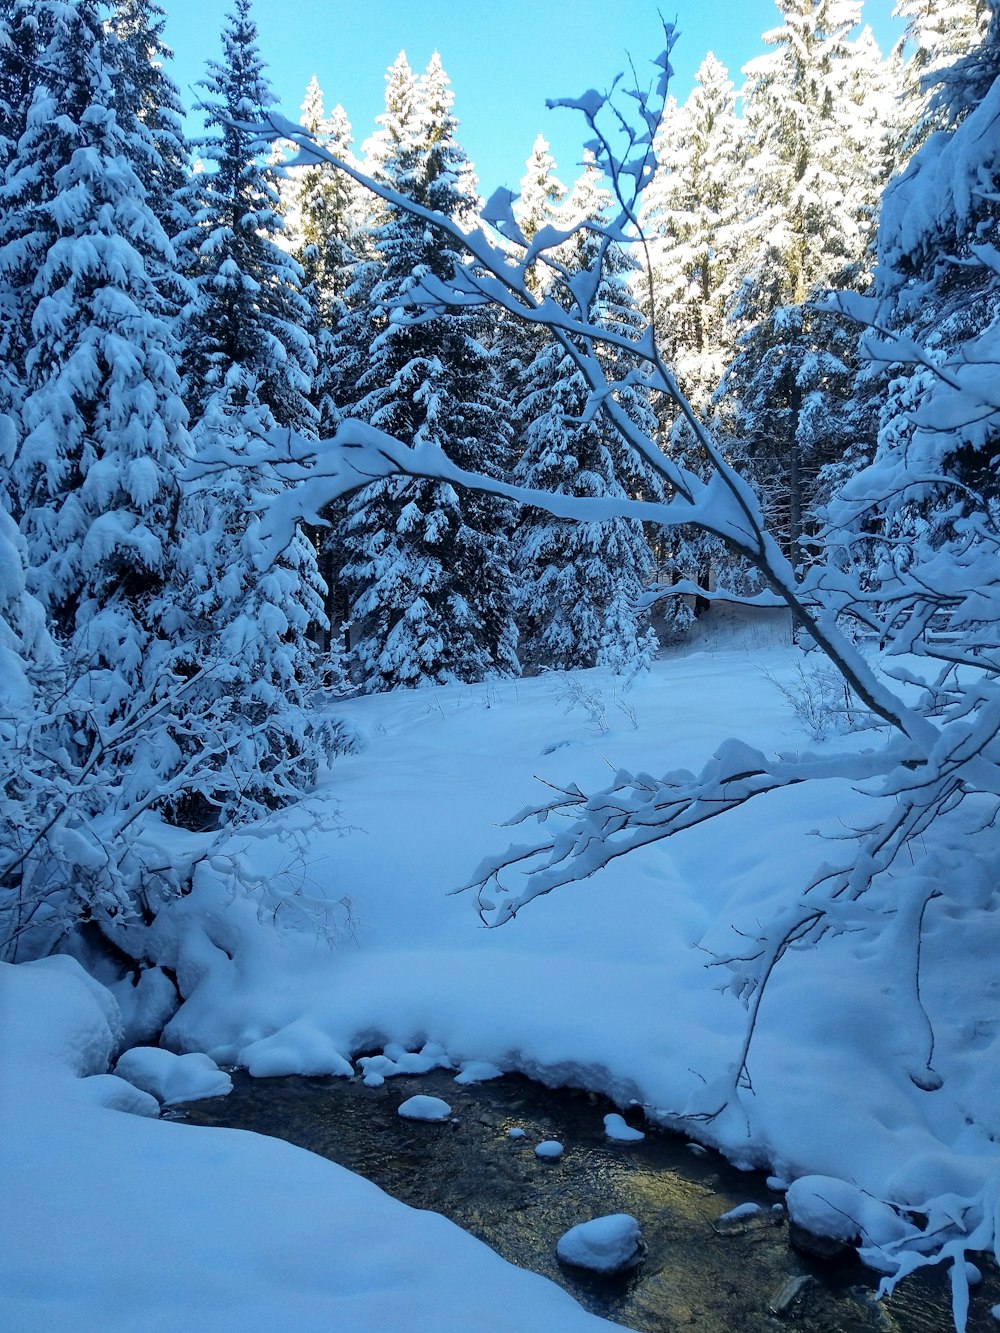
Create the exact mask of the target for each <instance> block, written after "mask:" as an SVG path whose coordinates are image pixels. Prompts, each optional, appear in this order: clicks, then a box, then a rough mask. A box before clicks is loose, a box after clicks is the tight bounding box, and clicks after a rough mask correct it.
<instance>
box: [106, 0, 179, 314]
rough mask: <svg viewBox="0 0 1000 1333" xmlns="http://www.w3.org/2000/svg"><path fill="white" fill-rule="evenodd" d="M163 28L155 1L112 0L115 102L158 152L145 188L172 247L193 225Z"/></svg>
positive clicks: (176, 97)
mask: <svg viewBox="0 0 1000 1333" xmlns="http://www.w3.org/2000/svg"><path fill="white" fill-rule="evenodd" d="M165 23H166V14H165V12H164V10H163V8H162V6H161V5H159V4H158V3H156V0H114V4H113V8H112V14H111V20H110V27H111V31H112V32H113V33H114V35H115V36H116V37H117V38H118V51H117V59H116V64H117V71H116V74H115V86H116V90H117V101H118V102H119V103H120V104H121V105H122V106H123V107H124V109H125V110H126V111H127V113H128V114H129V115H130V116H133V117H135V119H137V120H138V121H139V122H140V123H141V124H142V125H144V126H145V127H146V129H147V130H148V131H149V134H150V136H151V138H152V140H153V144H154V145H155V148H156V153H155V155H154V156H153V158H152V159H151V160H150V163H149V167H148V170H147V171H146V173H145V175H144V180H143V183H144V184H145V186H146V192H147V200H148V202H149V206H150V208H151V209H152V211H153V214H154V216H156V217H157V218H158V219H159V220H160V222H161V224H162V225H163V228H164V230H165V231H166V233H167V235H168V237H169V238H170V240H171V242H172V244H173V245H174V246H175V248H176V246H177V239H178V237H179V236H180V235H181V234H182V233H183V232H185V231H187V230H188V229H189V228H190V225H191V217H190V213H189V212H188V210H187V208H186V207H185V201H186V197H187V193H188V183H189V177H190V174H191V151H190V147H189V145H188V142H187V138H186V135H185V132H184V115H185V110H184V105H183V103H182V102H181V97H180V93H179V92H178V90H177V85H176V84H175V83H174V81H173V80H172V79H171V78H170V76H169V74H168V73H167V67H168V65H169V62H170V60H171V59H172V56H173V53H172V52H171V50H170V48H169V47H168V46H166V44H165V43H164V41H163V28H164V25H165ZM177 267H179V268H183V267H184V265H183V264H181V263H178V265H177ZM179 299H180V298H179Z"/></svg>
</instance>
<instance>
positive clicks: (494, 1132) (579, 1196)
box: [178, 1070, 1000, 1333]
mask: <svg viewBox="0 0 1000 1333" xmlns="http://www.w3.org/2000/svg"><path fill="white" fill-rule="evenodd" d="M233 1081H234V1089H233V1091H232V1093H230V1095H229V1096H228V1097H220V1098H213V1099H211V1100H209V1101H204V1102H198V1103H192V1104H190V1105H188V1106H186V1107H185V1108H184V1111H183V1112H181V1113H180V1114H178V1118H179V1119H181V1118H183V1119H184V1120H186V1121H188V1122H189V1123H192V1124H200V1125H219V1126H227V1127H230V1128H236V1129H249V1130H254V1131H256V1132H257V1133H261V1134H268V1135H271V1136H273V1137H276V1138H281V1139H285V1140H287V1141H288V1142H290V1143H294V1144H297V1145H299V1146H300V1147H303V1148H308V1149H309V1150H310V1151H311V1152H315V1153H319V1154H320V1155H321V1156H323V1157H327V1158H329V1159H330V1160H331V1161H334V1162H338V1163H340V1164H341V1165H342V1166H346V1167H348V1168H349V1169H350V1170H352V1171H355V1172H357V1173H358V1174H360V1175H362V1176H365V1177H367V1178H368V1179H369V1180H372V1181H374V1182H375V1184H377V1185H379V1186H380V1187H381V1188H382V1189H384V1190H385V1191H386V1192H387V1193H389V1194H392V1195H394V1196H395V1197H396V1198H397V1199H401V1200H402V1201H403V1202H404V1203H408V1204H411V1205H412V1206H413V1207H416V1208H430V1209H433V1210H435V1211H436V1212H440V1213H443V1214H444V1215H445V1216H446V1217H449V1218H451V1219H452V1220H453V1221H454V1222H457V1223H458V1225H459V1226H461V1227H463V1228H464V1229H465V1230H466V1231H469V1232H471V1233H472V1234H473V1235H474V1236H478V1237H479V1238H480V1239H481V1240H483V1241H485V1242H486V1243H487V1244H488V1245H490V1246H491V1247H492V1248H493V1249H494V1250H496V1251H497V1252H498V1253H499V1254H501V1255H503V1257H504V1258H505V1259H508V1260H510V1262H511V1263H514V1264H518V1265H519V1266H520V1267H522V1268H529V1269H532V1270H534V1271H535V1272H537V1273H542V1274H544V1275H545V1276H546V1277H549V1278H551V1279H552V1280H553V1281H555V1282H558V1283H559V1284H560V1285H561V1286H563V1287H565V1288H566V1289H567V1290H568V1291H569V1292H571V1293H572V1295H573V1296H574V1297H575V1298H576V1299H577V1300H578V1301H579V1302H580V1304H581V1305H583V1306H585V1307H586V1308H587V1309H589V1310H592V1311H593V1312H594V1313H596V1314H600V1315H603V1316H604V1317H605V1318H607V1319H610V1320H613V1321H615V1322H617V1323H621V1324H624V1325H626V1326H627V1327H629V1328H632V1329H636V1330H641V1331H642V1333H647V1330H648V1333H665V1331H673V1330H682V1329H684V1330H692V1329H693V1330H696V1333H758V1330H761V1331H762V1330H778V1329H781V1328H783V1327H789V1328H794V1329H796V1330H800V1331H801V1333H948V1330H950V1329H952V1328H953V1327H954V1326H953V1324H952V1319H951V1302H950V1292H949V1285H948V1282H947V1277H946V1274H945V1273H944V1272H942V1271H940V1270H939V1269H933V1270H929V1271H927V1272H924V1273H918V1274H915V1275H913V1276H912V1277H910V1278H908V1279H907V1280H906V1281H905V1282H903V1283H902V1284H901V1285H900V1287H899V1289H898V1290H897V1291H896V1292H895V1293H894V1294H893V1296H892V1297H891V1298H889V1299H887V1300H884V1301H875V1299H874V1292H875V1288H876V1286H877V1277H876V1275H874V1274H872V1273H871V1272H869V1271H868V1270H866V1269H865V1268H863V1267H861V1265H860V1264H859V1263H857V1261H855V1260H853V1259H852V1260H848V1261H840V1262H837V1263H830V1262H824V1261H821V1260H814V1259H812V1258H810V1257H808V1256H806V1255H803V1254H801V1253H799V1252H798V1251H797V1250H795V1249H793V1248H791V1247H790V1245H789V1242H788V1228H787V1225H786V1224H785V1222H784V1220H783V1218H781V1217H780V1216H778V1215H777V1214H774V1213H772V1211H771V1210H772V1207H773V1205H774V1204H775V1203H780V1201H781V1195H780V1193H777V1192H775V1191H774V1190H772V1189H770V1188H769V1187H768V1186H767V1184H766V1177H765V1176H764V1175H763V1174H762V1173H759V1172H744V1171H738V1170H737V1169H736V1168H734V1167H732V1166H730V1165H729V1164H728V1163H727V1162H726V1161H725V1160H724V1159H723V1158H721V1157H720V1156H718V1155H717V1154H715V1153H711V1152H706V1151H705V1150H704V1149H700V1148H694V1149H693V1148H692V1147H691V1145H689V1144H688V1143H686V1141H685V1140H684V1139H683V1138H682V1137H680V1136H678V1135H675V1134H669V1133H664V1132H661V1131H658V1130H656V1129H652V1128H650V1127H649V1126H648V1125H644V1124H642V1123H641V1121H642V1118H641V1113H640V1115H639V1117H638V1120H637V1122H636V1123H638V1124H640V1125H641V1127H642V1128H643V1129H645V1131H646V1137H645V1139H644V1140H643V1141H641V1142H634V1143H618V1142H613V1141H611V1140H609V1139H608V1138H607V1137H606V1135H605V1132H604V1119H603V1118H604V1115H605V1114H606V1113H607V1112H610V1111H614V1110H615V1109H616V1108H615V1107H614V1106H613V1105H612V1103H610V1102H608V1101H607V1100H606V1099H604V1098H602V1097H598V1096H595V1095H594V1094H592V1093H587V1092H582V1091H579V1090H576V1089H565V1088H564V1089H551V1088H546V1087H543V1086H542V1085H540V1084H537V1083H533V1082H531V1081H530V1080H528V1079H526V1078H522V1077H520V1076H518V1075H506V1076H504V1077H503V1078H498V1079H494V1080H492V1081H490V1082H486V1083H478V1084H471V1085H465V1086H462V1085H458V1084H456V1083H455V1082H454V1074H453V1073H449V1072H447V1071H442V1070H436V1071H433V1072H432V1073H429V1074H423V1075H421V1076H419V1077H406V1076H404V1077H397V1078H392V1079H388V1080H386V1082H385V1083H384V1084H383V1085H382V1086H381V1087H379V1088H369V1087H365V1086H364V1084H363V1083H362V1081H361V1079H360V1078H354V1079H344V1078H301V1077H295V1078H271V1079H267V1078H265V1079H253V1078H250V1077H249V1076H248V1075H246V1074H245V1073H243V1072H242V1071H235V1072H234V1075H233ZM416 1093H429V1094H431V1095H433V1096H437V1097H442V1098H444V1100H445V1101H447V1102H448V1103H449V1105H450V1106H451V1108H452V1118H451V1119H450V1120H448V1121H445V1122H443V1123H437V1124H433V1123H425V1122H421V1121H412V1120H405V1119H402V1118H401V1117H400V1116H399V1115H398V1114H397V1108H398V1107H399V1105H400V1103H401V1102H402V1101H404V1100H405V1099H406V1098H408V1097H410V1096H412V1095H414V1094H416ZM629 1118H630V1119H633V1118H634V1117H632V1116H631V1115H630V1117H629ZM515 1127H517V1128H521V1129H523V1130H524V1131H525V1136H524V1137H523V1138H518V1139H511V1138H509V1137H508V1130H510V1129H512V1128H515ZM545 1139H557V1140H559V1141H560V1142H561V1143H562V1144H563V1145H564V1148H565V1151H564V1154H563V1156H562V1157H561V1158H559V1159H558V1160H556V1161H543V1160H540V1159H538V1158H536V1157H535V1155H534V1151H533V1148H534V1145H535V1144H536V1143H539V1142H541V1141H543V1140H545ZM747 1202H754V1203H760V1204H763V1205H764V1206H765V1208H766V1209H767V1210H768V1215H767V1216H762V1215H758V1216H757V1217H755V1218H750V1219H749V1220H747V1221H735V1222H733V1223H729V1224H726V1223H723V1224H720V1223H719V1221H718V1219H719V1218H720V1216H721V1215H722V1214H723V1213H726V1212H728V1211H729V1210H730V1209H732V1208H734V1207H736V1206H737V1205H739V1204H742V1203H747ZM618 1212H624V1213H631V1214H632V1215H633V1216H635V1217H636V1218H637V1219H638V1221H639V1223H640V1226H641V1228H642V1233H643V1239H644V1244H645V1255H644V1260H643V1262H642V1263H641V1264H640V1265H639V1266H638V1267H637V1268H635V1269H633V1270H632V1271H630V1272H629V1273H627V1274H624V1275H617V1276H614V1277H598V1276H596V1275H590V1274H588V1273H586V1272H584V1271H582V1270H580V1269H575V1268H570V1267H566V1266H564V1265H562V1264H560V1262H559V1261H558V1260H557V1258H556V1253H555V1247H556V1242H557V1241H558V1239H559V1237H560V1236H561V1235H562V1234H563V1232H565V1231H566V1230H567V1229H568V1228H569V1227H571V1226H573V1225H574V1224H575V1223H577V1222H581V1221H586V1220H588V1219H589V1218H591V1217H596V1216H600V1215H602V1214H607V1213H618ZM981 1266H982V1267H983V1268H984V1272H985V1273H986V1277H985V1280H984V1282H983V1283H982V1284H981V1285H980V1286H978V1287H976V1288H975V1289H974V1290H973V1293H972V1308H971V1311H970V1317H969V1323H968V1333H996V1331H997V1328H998V1325H997V1323H996V1321H995V1320H994V1319H993V1318H992V1316H991V1314H990V1307H991V1305H994V1304H997V1303H1000V1275H998V1273H997V1270H996V1269H995V1267H992V1268H991V1267H988V1266H987V1265H985V1263H984V1264H983V1265H981ZM797 1278H802V1279H805V1280H804V1281H803V1282H800V1283H796V1284H795V1286H794V1287H791V1286H790V1285H789V1284H790V1283H791V1282H793V1280H794V1279H797Z"/></svg>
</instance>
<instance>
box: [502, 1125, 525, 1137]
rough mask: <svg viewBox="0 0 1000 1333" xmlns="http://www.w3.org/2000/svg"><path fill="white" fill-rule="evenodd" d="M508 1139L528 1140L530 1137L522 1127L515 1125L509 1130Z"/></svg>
mask: <svg viewBox="0 0 1000 1333" xmlns="http://www.w3.org/2000/svg"><path fill="white" fill-rule="evenodd" d="M507 1137H508V1138H509V1139H526V1138H527V1137H528V1135H527V1132H526V1131H525V1130H523V1129H522V1128H521V1127H520V1125H515V1126H514V1128H513V1129H508V1131H507Z"/></svg>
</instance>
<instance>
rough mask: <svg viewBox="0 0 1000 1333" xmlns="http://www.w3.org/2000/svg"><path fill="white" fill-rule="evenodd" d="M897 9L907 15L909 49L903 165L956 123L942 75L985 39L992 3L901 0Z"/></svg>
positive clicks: (900, 143)
mask: <svg viewBox="0 0 1000 1333" xmlns="http://www.w3.org/2000/svg"><path fill="white" fill-rule="evenodd" d="M895 13H896V15H897V17H899V18H902V19H905V20H906V32H905V34H904V38H903V42H902V46H903V50H904V52H908V59H906V61H905V63H904V64H903V69H902V74H903V87H902V96H901V99H900V103H901V116H900V120H901V124H900V125H899V127H898V135H897V161H896V163H895V164H894V165H896V166H898V167H902V166H905V164H906V163H907V162H908V161H909V159H910V157H911V156H912V155H913V153H914V152H916V150H917V149H918V148H919V147H920V146H921V144H923V143H924V142H925V141H926V140H927V138H928V137H929V136H930V135H931V134H933V132H934V131H935V130H937V129H944V130H948V129H950V128H954V110H955V108H952V109H951V110H950V111H949V109H948V108H947V107H946V105H945V99H944V98H943V97H942V96H941V86H942V76H943V74H944V71H946V70H947V69H948V67H949V66H950V65H953V64H954V63H955V62H956V61H958V60H960V59H961V58H962V57H964V56H966V55H967V54H968V53H969V51H970V50H972V49H973V48H974V47H977V46H978V45H979V44H980V43H981V42H982V40H983V38H984V36H985V34H986V29H987V25H988V23H989V16H990V8H989V5H988V3H986V0H899V3H898V4H897V5H896V10H895ZM959 100H960V98H959Z"/></svg>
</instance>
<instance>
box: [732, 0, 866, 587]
mask: <svg viewBox="0 0 1000 1333" xmlns="http://www.w3.org/2000/svg"><path fill="white" fill-rule="evenodd" d="M778 8H779V11H780V12H781V15H782V18H783V20H784V22H783V24H782V26H781V27H779V28H776V29H775V30H774V31H772V32H770V33H767V34H765V41H766V42H768V43H769V44H770V45H772V46H773V47H774V48H775V49H774V51H773V53H771V54H769V55H766V56H762V57H760V58H759V59H758V60H756V61H752V62H751V64H750V65H749V66H748V67H747V73H748V75H749V84H748V88H747V92H746V95H745V96H746V108H747V124H748V131H747V133H748V147H747V154H748V161H749V163H750V165H751V167H752V172H751V175H750V195H749V197H750V198H751V199H752V200H753V203H754V213H753V225H754V227H755V228H756V237H757V239H756V243H755V247H754V249H755V253H754V257H753V260H752V262H751V264H750V266H749V268H748V272H747V274H746V277H745V279H744V281H743V284H742V288H741V291H740V294H739V296H738V299H737V302H736V304H735V306H734V311H733V313H734V315H735V317H736V318H737V319H738V320H740V321H741V322H742V324H743V327H744V330H745V332H744V333H743V334H742V335H741V338H740V343H739V352H738V355H737V357H736V359H735V360H734V362H733V364H732V366H731V368H730V370H729V372H728V374H727V377H726V381H725V386H724V396H723V398H722V402H721V407H720V418H721V423H722V425H723V428H724V430H725V431H726V433H727V434H728V436H729V438H730V439H731V441H732V445H731V448H732V450H733V452H734V456H735V457H737V458H738V459H739V460H740V461H741V463H742V465H743V466H744V468H745V470H746V472H747V473H748V474H749V475H750V477H751V478H752V479H753V480H754V482H755V484H756V486H757V489H758V491H759V493H760V494H761V497H762V499H763V501H764V504H765V510H766V512H767V513H768V515H769V518H770V521H771V523H772V526H773V528H774V529H775V531H776V534H777V535H778V536H779V539H780V540H781V541H782V543H783V545H784V547H785V550H786V553H787V554H788V555H789V556H790V558H791V559H792V560H793V563H795V564H799V563H801V562H802V560H803V559H804V558H805V556H806V546H805V544H804V543H805V542H806V539H807V537H808V529H809V527H810V520H809V518H808V514H809V509H810V505H811V501H812V495H813V492H814V489H815V484H816V475H817V472H818V470H819V468H820V467H821V466H822V465H823V464H825V463H828V462H830V461H831V460H832V459H834V458H836V457H838V456H839V454H840V453H841V451H842V450H843V448H844V445H845V442H846V437H847V436H848V435H849V434H850V430H849V423H848V421H847V420H846V418H845V412H844V403H845V400H846V399H847V397H848V395H849V392H850V386H851V382H852V373H853V367H852V363H851V356H852V348H853V338H852V336H851V334H850V333H849V332H847V331H846V330H845V329H844V327H843V323H842V321H840V320H839V319H838V317H837V316H835V315H831V314H819V313H817V312H816V311H814V310H813V309H811V308H810V307H809V306H808V305H807V302H808V301H809V299H810V298H812V297H814V296H816V295H818V294H820V293H822V291H824V290H826V289H828V288H830V287H839V288H851V287H855V288H856V287H859V286H862V285H863V284H864V282H865V280H866V254H867V248H868V242H869V238H870V231H871V226H872V219H873V216H874V206H875V202H876V199H877V194H878V187H879V184H880V183H879V182H878V180H877V178H876V176H875V173H874V172H873V171H872V168H871V161H872V157H873V154H872V153H871V145H870V143H869V142H867V140H866V134H865V131H864V128H863V127H864V125H865V124H866V123H868V121H870V119H871V116H870V114H866V111H865V109H866V108H867V107H868V105H869V102H868V99H869V97H873V98H878V99H881V97H882V96H883V95H884V88H883V86H882V85H881V83H876V84H875V85H874V86H873V85H871V84H870V83H869V82H867V81H866V78H865V73H866V72H867V73H869V74H870V73H871V70H872V62H871V44H870V38H868V37H864V39H863V40H860V41H852V40H851V37H850V34H851V31H852V29H854V28H855V26H856V24H857V21H858V16H859V6H858V5H857V4H855V3H853V0H815V3H814V0H778ZM874 156H875V158H876V160H879V155H878V154H875V155H874Z"/></svg>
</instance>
